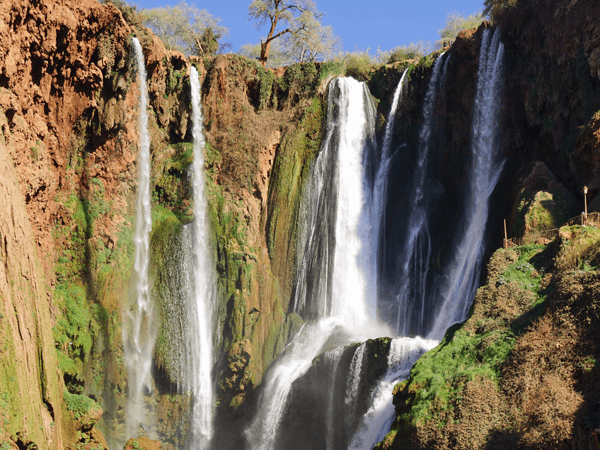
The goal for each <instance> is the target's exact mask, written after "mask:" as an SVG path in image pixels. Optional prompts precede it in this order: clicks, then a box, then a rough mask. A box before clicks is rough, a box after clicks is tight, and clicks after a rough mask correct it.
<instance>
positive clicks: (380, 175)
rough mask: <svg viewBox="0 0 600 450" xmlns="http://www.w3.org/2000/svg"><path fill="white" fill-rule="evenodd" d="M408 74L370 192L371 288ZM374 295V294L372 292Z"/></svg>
mask: <svg viewBox="0 0 600 450" xmlns="http://www.w3.org/2000/svg"><path fill="white" fill-rule="evenodd" d="M407 73H408V69H406V70H405V71H404V73H403V74H402V77H401V78H400V82H399V83H398V86H396V90H395V92H394V97H393V100H392V106H391V108H390V114H389V116H388V120H387V123H386V126H385V134H384V136H383V146H382V149H381V157H380V160H379V165H378V167H377V172H376V175H375V180H374V182H373V189H372V191H371V198H372V200H371V202H369V204H370V207H371V226H372V228H373V229H372V231H371V242H370V244H369V246H370V248H371V249H372V251H373V253H374V254H373V261H370V263H369V265H368V270H369V271H370V274H371V275H370V276H371V278H372V279H373V282H372V284H373V286H377V278H378V274H379V259H380V258H379V254H378V250H379V245H380V240H381V236H380V235H381V228H382V226H383V217H384V208H385V202H386V200H387V180H388V175H389V171H390V163H391V161H392V158H393V157H394V155H395V154H394V153H391V146H392V133H393V131H394V121H395V120H396V111H397V110H398V104H399V103H400V99H401V98H402V93H403V90H404V84H405V83H404V80H405V78H406V74H407ZM374 294H375V292H374ZM378 304H379V302H378V300H375V301H374V302H371V304H370V309H369V314H370V315H371V317H377V309H378Z"/></svg>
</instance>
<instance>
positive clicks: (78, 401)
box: [63, 391, 101, 419]
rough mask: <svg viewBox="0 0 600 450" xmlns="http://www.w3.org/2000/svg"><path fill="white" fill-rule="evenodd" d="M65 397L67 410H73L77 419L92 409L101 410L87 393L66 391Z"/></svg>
mask: <svg viewBox="0 0 600 450" xmlns="http://www.w3.org/2000/svg"><path fill="white" fill-rule="evenodd" d="M63 399H64V401H65V405H66V407H67V410H68V411H72V412H73V416H74V417H75V419H81V418H82V417H83V416H85V415H86V414H88V413H89V412H91V411H98V410H101V408H100V406H99V405H98V404H97V403H96V402H95V401H94V400H92V399H91V398H89V397H86V396H85V395H79V394H71V393H70V392H69V391H65V392H64V394H63Z"/></svg>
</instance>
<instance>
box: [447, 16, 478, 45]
mask: <svg viewBox="0 0 600 450" xmlns="http://www.w3.org/2000/svg"><path fill="white" fill-rule="evenodd" d="M484 20H486V16H485V14H484V13H483V12H476V13H473V14H471V15H469V16H467V17H465V16H463V15H462V14H460V13H457V12H450V13H448V15H447V16H446V25H444V28H442V29H441V30H438V34H439V35H440V40H439V41H437V44H438V45H439V46H440V48H443V47H444V46H445V45H446V44H447V43H449V42H451V41H453V40H454V39H455V38H456V36H457V35H458V33H460V32H461V31H462V30H468V29H471V28H477V27H478V26H479V25H480V24H481V22H483V21H484Z"/></svg>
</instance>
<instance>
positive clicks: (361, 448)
mask: <svg viewBox="0 0 600 450" xmlns="http://www.w3.org/2000/svg"><path fill="white" fill-rule="evenodd" d="M438 344H439V342H438V341H434V340H426V339H421V338H406V337H404V338H397V339H393V340H392V342H391V343H390V352H389V354H388V370H387V372H386V374H385V376H384V377H383V378H382V379H381V380H380V381H379V382H378V383H377V386H376V387H375V389H374V390H373V392H372V394H371V400H370V404H371V406H370V408H369V410H368V411H367V412H366V414H365V415H364V416H363V418H362V423H361V424H360V426H359V428H358V430H357V432H356V434H355V435H354V439H352V442H351V444H350V447H349V449H350V450H370V449H372V448H373V447H374V446H375V445H376V444H377V443H378V442H380V441H381V440H382V439H383V438H384V437H385V435H386V434H387V433H388V432H389V430H390V426H391V425H392V422H393V420H394V417H395V416H396V414H395V408H394V405H393V403H392V400H393V395H392V391H393V390H394V386H395V385H396V384H397V383H399V382H400V381H402V380H405V379H406V378H408V375H409V374H410V369H411V368H412V366H413V364H414V363H415V362H416V361H417V360H418V359H419V358H420V357H421V355H422V354H423V353H425V352H427V351H429V350H431V349H432V348H433V347H435V346H436V345H438Z"/></svg>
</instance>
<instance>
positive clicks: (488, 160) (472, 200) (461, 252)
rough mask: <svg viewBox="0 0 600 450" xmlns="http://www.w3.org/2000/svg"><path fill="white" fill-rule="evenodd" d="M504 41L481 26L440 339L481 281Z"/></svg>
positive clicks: (494, 174)
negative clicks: (460, 211)
mask: <svg viewBox="0 0 600 450" xmlns="http://www.w3.org/2000/svg"><path fill="white" fill-rule="evenodd" d="M503 56H504V45H503V44H502V43H501V42H500V30H499V29H496V30H495V32H492V31H490V30H489V29H485V30H484V31H483V37H482V42H481V50H480V56H479V70H478V73H477V91H476V96H475V106H474V108H473V131H472V138H471V155H472V161H473V162H472V164H471V173H470V174H469V186H468V192H467V195H466V213H465V224H464V225H463V227H462V233H461V234H460V236H459V237H458V239H457V244H456V253H455V255H454V260H453V261H452V263H451V264H450V265H449V269H448V271H447V274H446V275H445V277H444V285H443V287H442V289H441V297H442V299H443V303H442V305H441V308H439V310H438V313H437V316H436V319H435V322H434V325H433V328H432V330H431V332H430V333H429V336H431V337H432V338H435V339H441V337H442V336H443V335H444V333H445V332H446V329H447V328H448V327H449V326H450V325H452V324H453V323H456V322H460V321H462V320H464V319H465V318H466V316H467V312H468V309H469V306H470V304H471V302H472V301H473V298H474V296H475V292H476V290H477V285H478V283H479V276H480V273H481V265H482V263H483V252H484V249H485V245H484V234H485V229H486V224H487V219H488V210H489V198H490V196H491V195H492V192H493V190H494V188H495V187H496V183H497V182H498V179H499V178H500V174H501V172H502V168H503V166H504V162H503V161H499V158H498V150H499V145H498V138H499V133H498V122H499V118H498V114H499V112H500V105H501V101H502V67H503V66H502V62H503Z"/></svg>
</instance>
